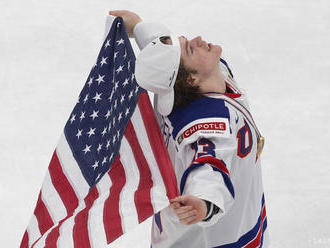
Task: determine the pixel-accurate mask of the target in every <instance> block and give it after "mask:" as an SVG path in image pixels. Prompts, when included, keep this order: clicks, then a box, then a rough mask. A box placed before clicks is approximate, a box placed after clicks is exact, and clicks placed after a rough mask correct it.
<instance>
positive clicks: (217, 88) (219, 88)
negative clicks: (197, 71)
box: [200, 70, 226, 93]
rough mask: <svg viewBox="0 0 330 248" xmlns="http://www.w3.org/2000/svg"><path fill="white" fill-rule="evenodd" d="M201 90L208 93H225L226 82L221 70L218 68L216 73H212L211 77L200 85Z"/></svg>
mask: <svg viewBox="0 0 330 248" xmlns="http://www.w3.org/2000/svg"><path fill="white" fill-rule="evenodd" d="M200 90H201V92H203V93H207V92H218V93H225V92H226V83H225V79H224V77H223V74H222V73H221V71H220V70H218V71H216V72H215V73H214V74H212V75H210V77H208V78H207V79H205V80H204V81H203V84H202V85H200Z"/></svg>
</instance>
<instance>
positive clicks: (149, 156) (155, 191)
mask: <svg viewBox="0 0 330 248" xmlns="http://www.w3.org/2000/svg"><path fill="white" fill-rule="evenodd" d="M131 121H132V124H133V126H134V129H135V130H138V131H137V132H136V136H137V139H138V141H139V143H140V145H141V148H142V151H144V152H145V153H144V156H145V158H146V160H147V162H148V164H149V168H150V171H151V174H152V180H153V183H154V185H153V187H152V188H151V202H152V205H153V208H154V211H156V212H158V211H159V210H161V209H163V208H164V207H166V206H167V205H168V200H167V196H166V190H165V185H164V181H163V179H162V176H161V174H160V172H159V169H158V166H157V162H156V159H155V156H154V154H153V152H152V148H151V145H150V142H149V139H148V135H147V131H146V129H145V126H144V123H143V120H142V116H141V113H140V109H139V106H137V107H136V109H135V111H134V114H133V116H132V119H131ZM155 199H157V201H155ZM162 200H163V201H162Z"/></svg>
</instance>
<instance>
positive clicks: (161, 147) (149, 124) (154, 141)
mask: <svg viewBox="0 0 330 248" xmlns="http://www.w3.org/2000/svg"><path fill="white" fill-rule="evenodd" d="M138 105H139V108H140V112H141V115H142V119H143V122H144V126H145V128H146V131H147V135H148V139H149V142H150V145H151V149H152V152H153V154H154V156H155V159H156V161H157V164H158V167H159V170H160V173H161V175H162V178H163V181H164V184H165V187H166V195H167V197H168V198H169V199H173V198H175V197H177V196H178V195H179V189H178V185H177V181H176V177H175V173H174V169H173V165H172V162H171V160H170V157H169V155H168V153H167V149H166V146H165V143H164V140H163V137H162V135H161V131H160V128H159V125H158V122H157V120H156V117H155V113H154V111H153V108H152V106H151V103H150V100H149V96H148V93H146V92H143V93H141V94H140V96H139V101H138ZM163 151H166V152H163Z"/></svg>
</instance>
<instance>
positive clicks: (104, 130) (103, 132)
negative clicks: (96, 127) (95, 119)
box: [101, 127, 108, 137]
mask: <svg viewBox="0 0 330 248" xmlns="http://www.w3.org/2000/svg"><path fill="white" fill-rule="evenodd" d="M107 129H108V128H107V127H104V129H103V131H102V133H101V134H102V137H103V136H104V135H105V134H106V133H107Z"/></svg>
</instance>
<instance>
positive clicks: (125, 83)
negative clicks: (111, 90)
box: [123, 78, 129, 87]
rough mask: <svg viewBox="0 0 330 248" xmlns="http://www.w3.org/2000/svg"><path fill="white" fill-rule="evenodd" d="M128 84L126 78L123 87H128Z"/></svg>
mask: <svg viewBox="0 0 330 248" xmlns="http://www.w3.org/2000/svg"><path fill="white" fill-rule="evenodd" d="M128 84H129V82H128V78H126V79H125V81H124V83H123V86H124V87H125V86H126V85H128Z"/></svg>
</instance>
